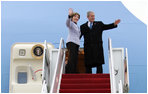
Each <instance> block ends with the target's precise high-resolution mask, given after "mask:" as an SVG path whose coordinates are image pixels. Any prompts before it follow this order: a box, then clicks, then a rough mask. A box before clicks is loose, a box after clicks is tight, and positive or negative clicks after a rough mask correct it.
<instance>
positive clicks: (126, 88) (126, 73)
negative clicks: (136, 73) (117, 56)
mask: <svg viewBox="0 0 148 94" xmlns="http://www.w3.org/2000/svg"><path fill="white" fill-rule="evenodd" d="M124 67H125V69H124V70H125V71H124V84H123V92H124V93H128V91H129V70H128V51H127V48H125V59H124Z"/></svg>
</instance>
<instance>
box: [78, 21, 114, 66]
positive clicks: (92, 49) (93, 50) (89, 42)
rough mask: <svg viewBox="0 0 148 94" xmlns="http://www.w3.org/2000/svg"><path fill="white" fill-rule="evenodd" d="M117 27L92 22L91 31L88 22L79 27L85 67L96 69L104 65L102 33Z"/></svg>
mask: <svg viewBox="0 0 148 94" xmlns="http://www.w3.org/2000/svg"><path fill="white" fill-rule="evenodd" d="M115 27H117V25H114V23H112V24H104V23H103V22H101V21H94V22H93V26H92V29H90V28H89V27H88V22H86V23H84V24H82V25H81V26H80V30H81V36H80V38H81V37H82V36H84V56H85V65H86V67H96V66H97V65H102V64H104V53H103V41H102V33H103V31H104V30H108V29H112V28H115Z"/></svg>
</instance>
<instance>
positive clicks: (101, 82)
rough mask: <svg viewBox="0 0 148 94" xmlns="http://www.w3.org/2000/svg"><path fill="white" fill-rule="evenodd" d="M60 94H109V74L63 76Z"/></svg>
mask: <svg viewBox="0 0 148 94" xmlns="http://www.w3.org/2000/svg"><path fill="white" fill-rule="evenodd" d="M59 92H60V93H111V90H110V75H109V74H63V75H62V80H61V85H60V91H59Z"/></svg>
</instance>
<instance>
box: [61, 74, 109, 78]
mask: <svg viewBox="0 0 148 94" xmlns="http://www.w3.org/2000/svg"><path fill="white" fill-rule="evenodd" d="M62 78H63V79H65V78H68V79H70V78H78V79H80V78H110V75H109V74H63V75H62Z"/></svg>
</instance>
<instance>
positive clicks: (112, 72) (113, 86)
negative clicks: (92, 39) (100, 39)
mask: <svg viewBox="0 0 148 94" xmlns="http://www.w3.org/2000/svg"><path fill="white" fill-rule="evenodd" d="M108 49H109V71H110V84H111V93H116V91H117V90H116V82H115V70H114V63H113V55H112V43H111V39H110V38H108Z"/></svg>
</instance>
